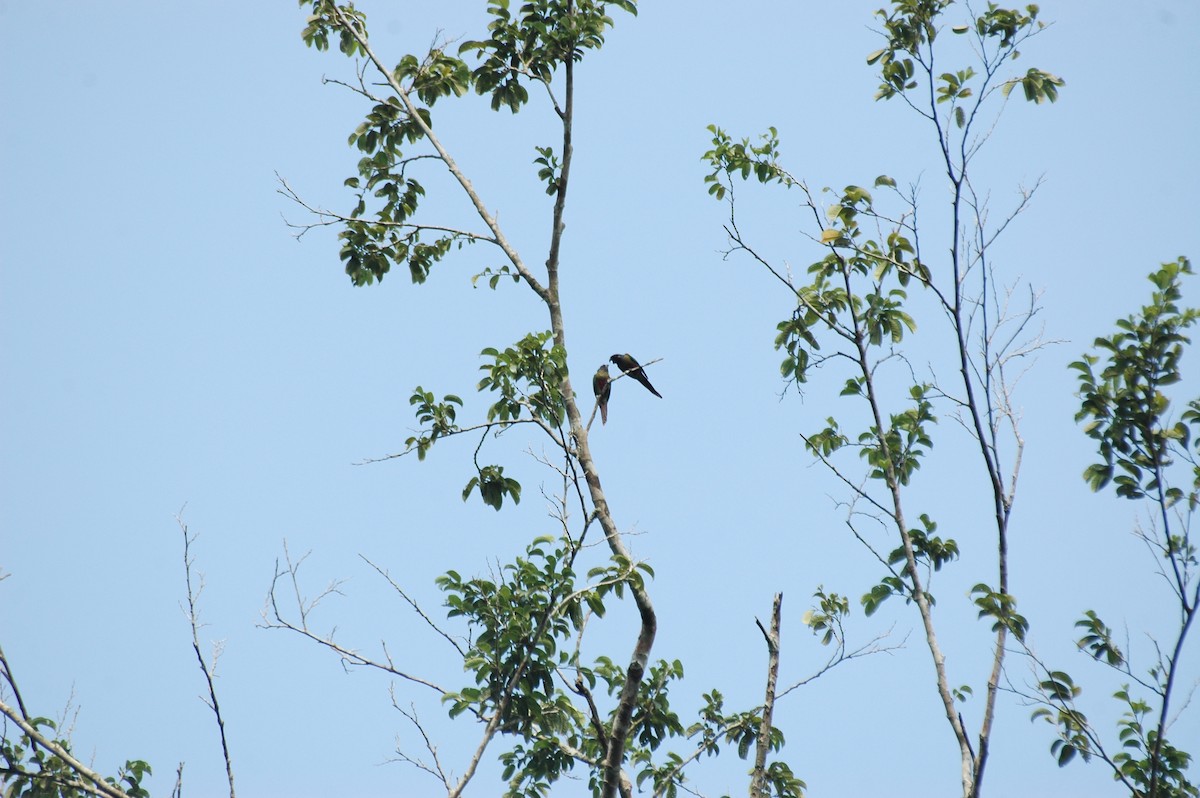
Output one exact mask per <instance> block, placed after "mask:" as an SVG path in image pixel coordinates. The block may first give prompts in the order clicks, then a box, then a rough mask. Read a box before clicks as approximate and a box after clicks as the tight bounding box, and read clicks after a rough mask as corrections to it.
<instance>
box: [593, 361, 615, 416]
mask: <svg viewBox="0 0 1200 798" xmlns="http://www.w3.org/2000/svg"><path fill="white" fill-rule="evenodd" d="M592 392H593V393H595V394H596V404H598V405H599V406H600V423H601V424H607V423H608V397H610V396H612V383H611V382H610V381H609V379H608V366H607V365H604V366H601V367H600V368H599V369H597V370H596V375H595V376H594V377H592Z"/></svg>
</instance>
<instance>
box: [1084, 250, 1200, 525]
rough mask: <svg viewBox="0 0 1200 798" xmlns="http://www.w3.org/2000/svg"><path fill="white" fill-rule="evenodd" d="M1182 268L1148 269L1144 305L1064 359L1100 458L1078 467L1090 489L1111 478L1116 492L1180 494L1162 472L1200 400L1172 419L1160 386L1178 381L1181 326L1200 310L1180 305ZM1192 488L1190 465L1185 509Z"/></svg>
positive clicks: (1199, 470) (1186, 438)
mask: <svg viewBox="0 0 1200 798" xmlns="http://www.w3.org/2000/svg"><path fill="white" fill-rule="evenodd" d="M1189 274H1192V268H1191V263H1190V262H1189V261H1188V259H1187V258H1179V259H1178V260H1176V261H1173V262H1170V263H1164V264H1163V265H1162V268H1160V269H1159V270H1158V271H1156V272H1154V273H1153V274H1152V275H1150V280H1151V282H1153V283H1154V291H1153V293H1152V294H1151V299H1150V304H1148V305H1145V306H1143V307H1142V309H1141V312H1140V313H1138V314H1134V315H1130V316H1127V317H1126V318H1123V319H1119V320H1117V332H1116V333H1114V334H1113V335H1111V336H1101V337H1099V338H1097V339H1096V341H1095V343H1094V347H1095V350H1096V352H1097V354H1085V355H1084V356H1083V358H1082V359H1081V360H1077V361H1075V362H1074V363H1072V364H1071V368H1072V369H1074V370H1075V372H1076V377H1077V378H1078V380H1079V396H1080V399H1081V404H1080V409H1079V412H1078V413H1076V415H1075V420H1076V421H1081V422H1084V427H1083V429H1084V432H1085V433H1086V434H1087V435H1088V437H1090V438H1092V439H1093V440H1095V441H1096V442H1097V443H1098V448H1099V453H1100V456H1101V461H1100V462H1098V463H1093V464H1092V465H1089V466H1088V467H1087V469H1086V470H1085V471H1084V479H1086V480H1087V482H1088V484H1089V485H1090V486H1091V487H1092V490H1101V489H1102V488H1104V487H1105V486H1107V485H1108V484H1109V483H1110V482H1111V483H1113V485H1114V486H1115V490H1116V493H1117V495H1118V496H1122V497H1124V498H1127V499H1141V498H1144V497H1146V496H1147V495H1151V496H1158V495H1162V496H1163V498H1164V499H1165V500H1166V502H1167V504H1168V506H1169V505H1171V504H1174V503H1176V502H1178V501H1180V500H1182V499H1183V498H1184V497H1185V496H1184V492H1183V490H1182V489H1181V488H1178V487H1175V486H1169V485H1167V484H1166V483H1165V481H1164V477H1165V475H1164V470H1165V469H1166V468H1167V467H1168V466H1170V465H1171V463H1172V462H1173V461H1174V459H1175V457H1176V456H1180V455H1183V456H1187V455H1188V447H1189V445H1190V443H1191V441H1192V437H1193V428H1195V429H1200V402H1198V400H1196V399H1193V400H1192V401H1191V402H1190V403H1189V404H1188V409H1187V410H1185V411H1184V412H1183V414H1182V417H1181V418H1180V420H1178V421H1173V420H1172V418H1171V413H1170V411H1171V401H1170V399H1169V398H1168V396H1167V395H1166V393H1165V392H1164V389H1166V388H1168V387H1169V386H1171V385H1175V384H1176V383H1178V382H1179V381H1180V379H1181V374H1180V360H1181V358H1182V356H1183V352H1184V346H1185V345H1186V344H1187V343H1188V342H1189V339H1188V337H1187V336H1186V335H1185V334H1184V331H1185V330H1186V329H1187V328H1188V327H1191V326H1192V325H1193V324H1195V322H1196V320H1197V319H1198V318H1200V310H1197V309H1195V308H1181V307H1180V305H1179V300H1180V298H1181V296H1182V289H1181V280H1182V278H1183V276H1184V275H1189ZM1097 368H1099V372H1097ZM1198 490H1200V467H1196V468H1194V469H1193V479H1192V485H1191V488H1190V490H1189V491H1188V493H1187V496H1186V498H1187V500H1188V504H1189V506H1190V507H1193V508H1194V507H1195V506H1196V503H1197V498H1198Z"/></svg>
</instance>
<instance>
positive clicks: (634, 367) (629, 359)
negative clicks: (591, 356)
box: [609, 352, 662, 399]
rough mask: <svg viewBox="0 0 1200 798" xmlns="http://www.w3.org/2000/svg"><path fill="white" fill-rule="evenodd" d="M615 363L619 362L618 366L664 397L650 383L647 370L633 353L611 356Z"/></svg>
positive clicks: (651, 390)
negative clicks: (644, 369)
mask: <svg viewBox="0 0 1200 798" xmlns="http://www.w3.org/2000/svg"><path fill="white" fill-rule="evenodd" d="M609 360H611V361H612V362H613V363H616V364H617V368H619V369H620V370H621V371H623V372H625V373H626V374H628V375H629V376H630V377H633V378H634V379H635V380H637V381H638V382H640V383H641V384H642V385H645V386H646V390H647V391H649V392H650V393H652V394H654V395H655V396H657V397H658V398H659V399H662V394H661V393H659V392H658V391H656V390H654V386H653V385H651V384H650V379H649V378H648V377H647V376H646V372H645V371H643V370H642V365H641V364H640V363H638V362H637V361H636V360H634V359H633V355H631V354H629V353H628V352H626V353H625V354H623V355H613V356H612V357H610V358H609Z"/></svg>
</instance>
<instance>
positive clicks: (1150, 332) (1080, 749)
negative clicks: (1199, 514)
mask: <svg viewBox="0 0 1200 798" xmlns="http://www.w3.org/2000/svg"><path fill="white" fill-rule="evenodd" d="M1190 274H1192V269H1191V264H1190V262H1189V261H1188V260H1187V258H1179V259H1178V260H1176V261H1173V262H1170V263H1164V264H1163V265H1162V267H1161V268H1159V269H1158V270H1157V271H1155V272H1153V273H1151V274H1150V281H1151V282H1152V283H1153V285H1154V290H1153V292H1152V293H1151V296H1150V303H1149V304H1147V305H1144V306H1143V307H1142V308H1141V311H1140V312H1139V313H1137V314H1134V315H1130V316H1126V317H1125V318H1122V319H1118V320H1117V322H1116V326H1117V331H1116V332H1115V333H1113V334H1112V335H1110V336H1101V337H1099V338H1097V339H1096V340H1095V343H1094V345H1093V346H1094V353H1088V354H1084V356H1083V357H1082V358H1081V359H1080V360H1077V361H1075V362H1074V363H1072V364H1071V369H1072V370H1074V371H1075V374H1076V377H1077V378H1078V380H1079V397H1080V409H1079V412H1078V413H1077V414H1076V416H1075V419H1076V421H1080V422H1083V430H1084V433H1085V434H1086V435H1087V436H1088V437H1089V438H1091V439H1092V440H1093V441H1095V442H1096V444H1097V450H1098V454H1099V456H1100V461H1099V462H1097V463H1093V464H1091V465H1089V466H1088V467H1087V468H1086V469H1085V470H1084V472H1083V478H1084V480H1085V481H1086V482H1087V483H1088V485H1089V486H1090V487H1091V488H1092V490H1094V491H1101V490H1104V489H1105V488H1107V487H1109V486H1110V485H1111V486H1112V488H1113V492H1114V493H1115V494H1116V495H1117V496H1119V497H1121V498H1125V499H1130V500H1134V501H1140V502H1143V503H1145V504H1146V505H1147V506H1148V507H1149V508H1151V509H1150V524H1151V529H1150V530H1149V531H1145V530H1142V531H1139V535H1140V536H1141V537H1142V539H1143V540H1144V541H1145V542H1146V543H1147V544H1148V546H1149V548H1150V549H1151V550H1152V551H1153V552H1154V553H1155V554H1156V555H1157V556H1158V557H1159V559H1160V564H1159V565H1160V568H1159V572H1160V574H1161V575H1162V576H1163V577H1164V578H1165V579H1166V582H1167V584H1168V585H1169V586H1170V590H1171V594H1172V598H1173V600H1174V603H1175V604H1176V605H1177V606H1176V608H1175V609H1176V610H1177V614H1176V616H1175V617H1177V618H1178V626H1177V627H1176V628H1175V629H1174V631H1173V632H1172V635H1173V637H1174V640H1173V641H1170V642H1169V643H1168V644H1167V645H1166V646H1165V647H1163V646H1160V645H1159V643H1158V642H1157V641H1155V643H1154V649H1155V658H1154V661H1153V664H1152V665H1151V666H1150V667H1149V668H1146V669H1145V675H1144V676H1143V675H1141V674H1139V673H1138V672H1137V671H1135V670H1134V668H1133V665H1132V663H1131V661H1130V656H1131V655H1130V653H1129V652H1127V651H1125V650H1123V649H1122V648H1121V647H1120V646H1119V645H1118V644H1117V643H1116V641H1115V640H1114V638H1113V630H1112V628H1111V627H1110V626H1109V625H1108V624H1107V623H1106V622H1105V621H1104V620H1103V619H1102V618H1101V617H1100V616H1099V614H1098V613H1096V611H1095V610H1087V611H1085V613H1084V615H1083V618H1081V619H1080V620H1079V621H1077V622H1076V624H1075V626H1076V627H1077V628H1079V629H1081V630H1082V631H1083V635H1082V637H1080V638H1079V641H1078V646H1079V648H1080V650H1082V651H1084V652H1086V653H1087V654H1088V655H1089V656H1090V657H1091V658H1092V659H1094V660H1095V661H1097V662H1099V663H1102V664H1103V665H1106V666H1107V667H1109V668H1111V669H1113V670H1114V671H1116V672H1117V673H1119V674H1120V675H1121V676H1122V677H1123V678H1126V679H1128V680H1129V681H1126V682H1125V683H1124V684H1122V686H1121V687H1120V689H1118V690H1117V691H1116V692H1115V693H1114V694H1113V698H1114V699H1115V700H1116V701H1117V702H1118V703H1119V705H1120V706H1121V707H1122V715H1121V718H1120V720H1119V721H1118V722H1117V726H1118V729H1119V730H1118V733H1117V740H1118V742H1119V746H1120V750H1119V751H1118V752H1117V753H1111V754H1110V753H1109V751H1108V750H1106V748H1105V746H1104V742H1103V735H1102V734H1101V732H1100V731H1099V730H1098V729H1096V728H1095V726H1094V725H1092V724H1091V723H1090V722H1089V721H1088V719H1087V716H1086V715H1084V714H1083V713H1082V712H1081V711H1080V710H1079V709H1078V707H1077V699H1078V697H1079V695H1080V694H1081V693H1082V688H1081V687H1079V686H1078V685H1076V684H1075V682H1074V681H1073V680H1072V678H1071V676H1070V675H1069V674H1067V673H1065V672H1063V671H1060V670H1055V671H1050V670H1049V669H1048V668H1046V667H1045V666H1043V670H1044V671H1045V674H1044V676H1043V678H1042V680H1041V681H1040V682H1039V684H1038V698H1039V701H1040V704H1041V706H1039V707H1038V708H1037V709H1035V710H1034V712H1033V719H1034V720H1039V719H1040V720H1044V721H1046V722H1047V723H1049V724H1050V725H1051V726H1052V727H1053V728H1054V730H1055V735H1056V736H1055V740H1054V741H1053V743H1052V745H1051V753H1052V754H1054V755H1055V756H1056V757H1057V759H1058V763H1059V764H1060V765H1065V764H1067V763H1068V762H1070V761H1071V760H1072V759H1074V758H1075V757H1076V755H1078V756H1079V757H1080V758H1081V759H1083V760H1084V761H1091V760H1092V759H1093V758H1094V757H1098V758H1099V759H1101V760H1102V761H1104V762H1105V763H1107V764H1108V765H1109V766H1110V767H1111V768H1112V770H1113V777H1114V778H1115V779H1117V780H1119V781H1121V782H1122V783H1123V784H1124V785H1125V786H1126V787H1127V788H1128V789H1129V791H1130V794H1131V795H1135V796H1151V797H1152V798H1167V797H1168V796H1170V798H1176V797H1178V798H1185V797H1186V796H1197V795H1200V787H1198V786H1197V785H1196V784H1194V783H1192V782H1191V781H1190V780H1189V779H1188V778H1187V774H1186V773H1185V771H1186V769H1187V767H1188V765H1189V764H1190V763H1191V754H1189V753H1187V752H1185V751H1182V750H1180V749H1178V748H1176V747H1175V746H1174V745H1173V744H1172V743H1171V742H1170V740H1168V739H1167V737H1166V733H1167V728H1168V726H1169V717H1170V715H1169V708H1170V704H1171V700H1172V698H1173V693H1174V691H1175V689H1176V676H1177V674H1178V672H1179V668H1180V662H1181V659H1182V654H1183V650H1184V643H1185V641H1186V639H1187V637H1188V633H1189V631H1190V628H1191V625H1192V622H1193V620H1194V618H1195V617H1196V614H1197V612H1198V611H1200V578H1197V577H1198V575H1197V572H1196V571H1197V566H1198V565H1200V561H1198V560H1197V557H1196V549H1195V545H1194V544H1193V542H1192V540H1191V535H1190V530H1191V519H1192V516H1193V514H1194V513H1195V510H1196V506H1197V500H1198V495H1200V463H1198V461H1197V457H1196V455H1197V454H1200V448H1198V447H1197V444H1196V443H1195V440H1194V439H1195V429H1194V428H1195V427H1197V426H1198V425H1200V398H1193V399H1190V400H1189V401H1188V402H1187V405H1186V409H1185V410H1184V411H1183V412H1182V413H1181V414H1180V416H1179V418H1178V420H1176V419H1175V417H1174V414H1173V411H1172V402H1171V398H1170V397H1169V396H1168V395H1167V393H1166V391H1167V389H1169V388H1170V387H1171V386H1177V385H1179V384H1180V382H1181V379H1182V373H1181V362H1182V358H1183V354H1184V351H1185V346H1186V345H1187V344H1188V343H1190V341H1189V339H1188V338H1187V337H1186V335H1184V331H1185V330H1186V329H1187V328H1189V327H1191V326H1192V325H1193V324H1194V323H1195V322H1196V320H1197V319H1198V318H1200V310H1198V309H1196V308H1182V307H1180V304H1179V303H1180V301H1181V299H1182V296H1183V292H1182V278H1183V277H1184V276H1185V275H1190ZM1180 464H1184V465H1185V466H1186V467H1184V468H1180V467H1179V466H1180ZM1178 472H1183V480H1182V481H1183V483H1184V485H1185V487H1181V486H1180V485H1179V484H1176V483H1175V481H1174V480H1175V479H1177V477H1176V476H1175V475H1176V474H1177V473H1178ZM1136 688H1140V690H1141V691H1142V695H1148V696H1150V698H1148V699H1147V698H1143V697H1139V695H1136V694H1135V692H1133V691H1134V690H1135V689H1136ZM1185 703H1186V700H1185Z"/></svg>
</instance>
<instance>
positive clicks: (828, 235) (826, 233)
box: [821, 227, 841, 244]
mask: <svg viewBox="0 0 1200 798" xmlns="http://www.w3.org/2000/svg"><path fill="white" fill-rule="evenodd" d="M840 235H841V233H840V232H838V231H837V230H835V229H834V228H832V227H830V228H829V229H828V230H822V231H821V243H822V244H828V243H830V242H832V241H836V240H837V237H838V236H840Z"/></svg>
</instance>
